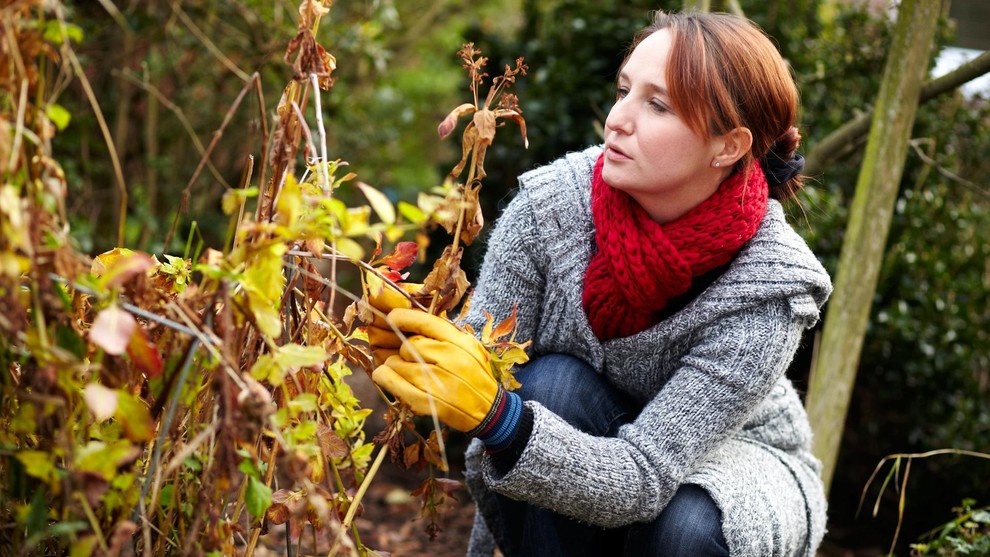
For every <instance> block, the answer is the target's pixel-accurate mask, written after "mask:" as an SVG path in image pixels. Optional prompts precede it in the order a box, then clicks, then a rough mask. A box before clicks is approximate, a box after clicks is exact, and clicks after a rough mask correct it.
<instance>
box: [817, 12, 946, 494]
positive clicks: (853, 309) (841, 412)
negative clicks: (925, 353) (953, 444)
mask: <svg viewBox="0 0 990 557" xmlns="http://www.w3.org/2000/svg"><path fill="white" fill-rule="evenodd" d="M940 4H941V3H940V2H936V1H933V0H904V1H903V2H901V4H900V9H899V10H898V16H897V26H896V28H895V30H894V36H893V44H892V45H891V49H890V54H889V55H888V57H887V65H886V68H885V69H884V75H883V82H882V83H881V85H880V92H879V94H878V99H877V103H876V110H875V111H874V116H873V122H872V125H871V127H870V134H869V139H868V140H867V145H866V155H865V158H864V160H863V166H862V168H861V169H860V173H859V179H858V180H857V182H856V194H855V197H854V198H853V205H852V208H851V210H850V215H849V223H848V225H847V227H846V234H845V240H844V241H843V244H842V253H841V255H840V258H839V269H838V274H837V276H836V280H835V291H834V293H833V295H832V299H831V301H830V302H829V307H828V314H827V316H826V320H825V327H824V332H823V335H822V343H821V346H820V348H819V353H818V358H817V361H816V362H815V369H814V372H813V373H812V376H811V383H810V386H809V389H808V397H807V407H808V415H809V417H810V419H811V426H812V428H813V430H814V431H815V438H814V445H813V449H814V452H815V455H816V456H817V457H818V458H820V459H821V460H822V463H823V469H822V478H823V480H824V482H825V489H826V491H828V488H829V487H830V485H831V482H832V476H833V474H834V471H835V462H836V458H837V456H838V452H839V444H840V441H841V440H842V431H843V427H844V424H845V420H846V413H847V411H848V409H849V399H850V396H851V394H852V390H853V385H854V383H855V380H856V370H857V367H858V366H859V356H860V351H861V350H862V347H863V338H864V336H865V334H866V326H867V323H868V321H869V317H870V308H871V305H872V299H873V295H874V293H875V291H876V285H877V277H878V276H879V274H880V265H881V263H882V261H883V254H884V249H885V247H886V243H887V234H888V232H889V230H890V221H891V216H892V214H893V210H894V203H895V201H896V199H897V192H898V186H899V185H900V182H901V176H902V174H903V172H904V161H905V158H906V157H907V149H908V141H909V140H910V138H911V128H912V127H913V125H914V119H915V114H916V113H917V109H918V100H919V95H920V92H921V86H922V83H924V79H925V75H926V73H927V70H928V60H929V56H930V55H931V46H932V40H933V38H934V35H935V27H936V23H937V21H938V17H939V14H940V13H941V5H940Z"/></svg>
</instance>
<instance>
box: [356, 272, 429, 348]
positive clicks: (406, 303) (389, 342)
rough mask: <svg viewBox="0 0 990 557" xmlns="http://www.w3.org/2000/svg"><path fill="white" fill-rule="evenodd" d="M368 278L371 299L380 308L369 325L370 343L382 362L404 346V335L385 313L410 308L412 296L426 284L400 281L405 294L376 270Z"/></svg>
mask: <svg viewBox="0 0 990 557" xmlns="http://www.w3.org/2000/svg"><path fill="white" fill-rule="evenodd" d="M365 280H366V282H367V285H368V303H369V304H371V307H373V308H375V309H376V310H378V311H377V312H375V314H374V318H373V320H372V322H371V323H370V324H369V325H368V327H367V331H368V344H369V346H370V347H371V355H372V356H373V357H374V359H375V365H376V366H380V365H382V364H384V363H385V360H387V359H388V358H389V356H394V355H396V354H398V353H399V347H400V346H402V339H400V338H399V335H398V334H396V332H395V330H396V329H397V328H398V327H395V326H394V325H393V324H390V323H389V322H388V320H387V319H386V317H385V316H386V315H388V313H389V312H391V311H392V310H393V309H397V308H403V309H411V308H412V307H413V305H412V300H411V299H410V296H412V295H413V294H415V293H416V292H419V291H421V290H422V289H423V285H422V284H418V283H412V282H406V283H401V284H399V287H401V288H402V290H403V291H404V292H405V294H402V293H400V292H399V291H397V290H396V289H395V288H393V287H392V286H390V285H388V284H385V282H384V281H383V280H382V279H380V278H379V277H378V276H377V275H375V274H373V273H368V274H367V275H366V276H365Z"/></svg>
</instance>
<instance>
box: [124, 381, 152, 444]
mask: <svg viewBox="0 0 990 557" xmlns="http://www.w3.org/2000/svg"><path fill="white" fill-rule="evenodd" d="M114 416H115V417H116V418H117V421H118V422H120V425H121V426H123V428H124V435H126V436H127V438H128V439H130V440H131V441H136V442H145V441H151V439H152V438H154V436H155V421H154V420H153V419H151V412H150V411H149V410H148V407H147V406H146V405H145V404H144V402H142V401H141V400H140V399H138V398H137V397H135V396H134V395H132V394H130V393H128V392H127V391H124V390H122V389H118V390H117V411H116V413H115V414H114Z"/></svg>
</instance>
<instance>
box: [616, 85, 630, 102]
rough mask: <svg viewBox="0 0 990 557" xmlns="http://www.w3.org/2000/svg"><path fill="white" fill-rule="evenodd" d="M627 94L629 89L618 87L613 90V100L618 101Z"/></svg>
mask: <svg viewBox="0 0 990 557" xmlns="http://www.w3.org/2000/svg"><path fill="white" fill-rule="evenodd" d="M628 94H629V89H627V88H625V87H619V88H618V89H616V90H615V99H616V100H619V99H621V98H623V97H625V96H626V95H628Z"/></svg>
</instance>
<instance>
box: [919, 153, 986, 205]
mask: <svg viewBox="0 0 990 557" xmlns="http://www.w3.org/2000/svg"><path fill="white" fill-rule="evenodd" d="M928 142H930V140H928V139H924V138H919V139H912V140H911V141H910V142H909V143H908V145H910V146H911V148H912V149H914V153H915V154H916V155H918V158H919V159H921V160H922V162H924V163H925V164H927V165H929V166H931V167H932V168H934V169H935V171H936V172H938V173H939V174H941V175H942V176H944V177H946V178H948V179H949V180H952V181H953V182H956V183H958V184H960V185H962V186H965V187H967V188H969V189H971V190H973V191H974V192H976V193H978V194H980V195H982V196H983V197H986V198H988V199H990V191H987V190H986V189H984V188H983V187H980V185H979V184H977V183H975V182H971V181H969V180H967V179H965V178H963V177H962V176H959V175H958V174H956V173H954V172H952V171H950V170H949V169H948V168H945V167H944V166H942V165H940V164H938V161H936V160H935V159H933V158H932V157H931V156H929V155H928V154H927V153H925V152H924V151H923V150H922V149H921V144H922V143H928Z"/></svg>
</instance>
